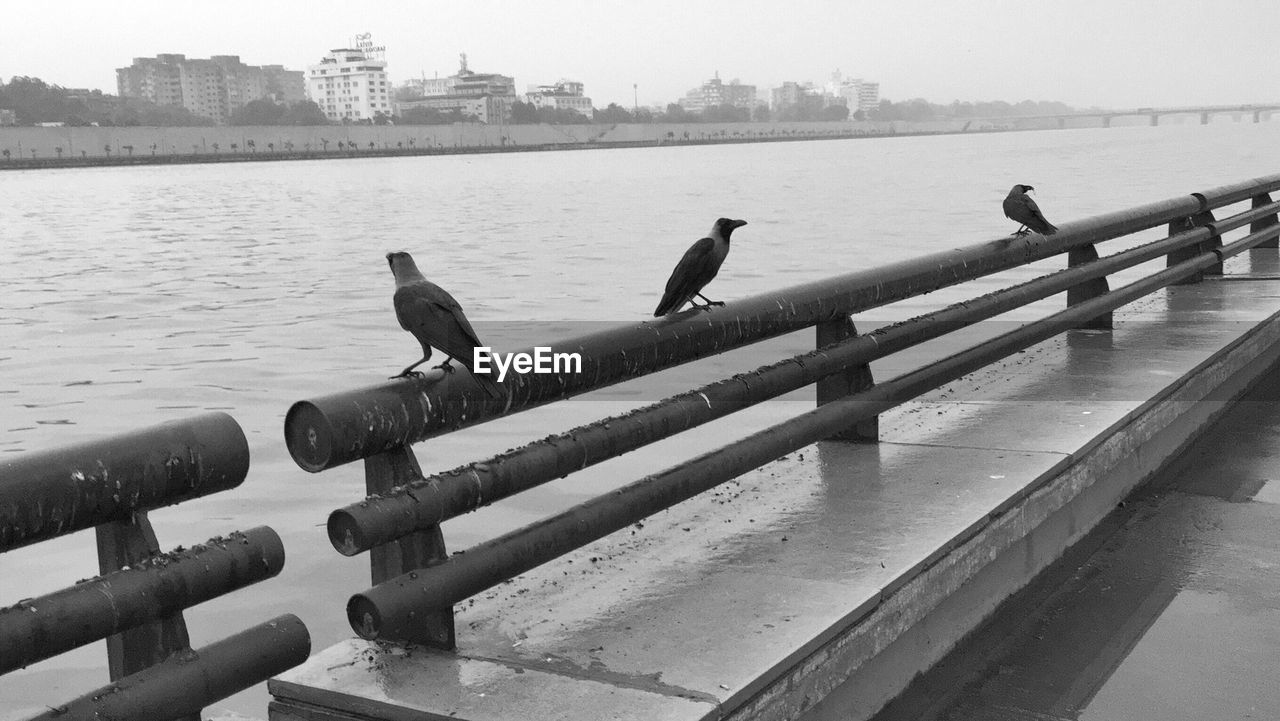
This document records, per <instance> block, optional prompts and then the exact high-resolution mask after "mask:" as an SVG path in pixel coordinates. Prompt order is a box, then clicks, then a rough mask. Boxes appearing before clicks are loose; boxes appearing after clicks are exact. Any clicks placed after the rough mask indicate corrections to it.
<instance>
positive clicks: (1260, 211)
mask: <svg viewBox="0 0 1280 721" xmlns="http://www.w3.org/2000/svg"><path fill="white" fill-rule="evenodd" d="M1277 211H1280V200H1277V201H1275V202H1274V203H1268V204H1267V205H1260V206H1258V207H1257V208H1251V209H1250V210H1245V211H1242V212H1240V213H1236V214H1235V215H1232V216H1230V217H1227V218H1223V219H1222V220H1214V221H1210V222H1208V223H1206V224H1205V225H1207V226H1208V227H1211V228H1213V229H1214V230H1216V231H1217V232H1218V233H1219V234H1221V233H1226V232H1228V231H1232V230H1235V229H1236V228H1243V227H1244V226H1246V225H1249V224H1251V223H1254V222H1256V221H1257V220H1259V219H1260V218H1265V217H1266V216H1268V215H1275V214H1276V212H1277Z"/></svg>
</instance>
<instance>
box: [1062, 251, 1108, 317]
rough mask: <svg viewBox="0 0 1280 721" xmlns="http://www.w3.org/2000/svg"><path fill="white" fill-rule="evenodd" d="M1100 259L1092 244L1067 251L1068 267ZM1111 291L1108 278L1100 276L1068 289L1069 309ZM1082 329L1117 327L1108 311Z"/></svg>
mask: <svg viewBox="0 0 1280 721" xmlns="http://www.w3.org/2000/svg"><path fill="white" fill-rule="evenodd" d="M1097 259H1098V249H1097V248H1094V247H1093V245H1092V244H1090V245H1082V246H1080V247H1078V248H1072V249H1070V250H1068V251H1067V267H1068V268H1074V267H1076V266H1077V265H1085V264H1087V263H1091V262H1093V261H1095V260H1097ZM1110 291H1111V286H1110V285H1108V284H1107V277H1106V276H1105V275H1104V276H1099V277H1097V278H1093V279H1091V280H1086V281H1085V282H1083V283H1081V284H1079V285H1075V286H1072V287H1070V288H1068V289H1067V307H1068V308H1070V307H1071V306H1073V305H1079V304H1080V303H1083V302H1085V301H1087V300H1090V299H1092V298H1097V297H1098V296H1100V295H1106V294H1107V293H1109V292H1110ZM1080 327H1081V328H1086V329H1089V330H1111V329H1112V328H1113V327H1115V326H1114V325H1113V323H1112V320H1111V311H1107V312H1106V313H1103V314H1102V315H1100V316H1097V317H1096V318H1091V319H1089V320H1088V321H1087V322H1085V323H1082V324H1081V325H1080Z"/></svg>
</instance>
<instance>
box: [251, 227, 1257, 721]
mask: <svg viewBox="0 0 1280 721" xmlns="http://www.w3.org/2000/svg"><path fill="white" fill-rule="evenodd" d="M1248 255H1249V256H1251V258H1250V257H1242V258H1240V259H1237V261H1235V262H1233V263H1232V264H1230V265H1229V266H1228V273H1229V274H1231V278H1229V279H1214V280H1210V281H1207V282H1205V283H1201V284H1198V285H1193V286H1179V287H1175V288H1171V289H1169V290H1168V291H1167V293H1157V294H1155V295H1153V296H1150V297H1148V298H1145V299H1143V300H1141V301H1139V302H1137V303H1134V304H1132V305H1130V306H1127V307H1125V308H1124V309H1121V310H1120V311H1118V312H1117V314H1116V321H1117V327H1116V329H1115V330H1114V331H1113V332H1110V333H1107V332H1086V331H1073V332H1071V333H1069V334H1067V335H1065V336H1060V337H1059V338H1056V339H1053V340H1051V341H1047V342H1045V343H1042V344H1040V345H1038V346H1035V347H1033V348H1031V349H1028V350H1027V351H1026V352H1024V353H1020V354H1016V355H1014V356H1012V357H1010V358H1008V359H1006V360H1005V361H1002V362H999V363H996V364H994V365H992V366H990V367H988V368H986V369H984V370H982V371H980V372H978V373H975V374H972V375H970V376H967V377H965V378H963V379H961V380H960V381H957V382H956V383H953V384H950V385H948V386H946V387H944V388H942V389H940V390H939V391H937V392H935V393H933V394H931V395H930V396H928V397H926V398H924V399H922V400H920V401H918V402H915V403H911V404H909V405H906V406H903V407H901V408H899V409H896V410H895V411H893V412H891V413H888V414H886V415H885V416H884V417H882V419H881V439H882V442H881V443H879V444H878V445H858V444H845V443H840V442H826V443H820V444H817V445H816V446H811V447H809V448H806V449H804V450H802V451H800V452H798V453H794V454H792V455H790V456H788V457H786V458H783V459H781V460H779V461H777V462H775V463H772V464H770V465H768V466H765V467H763V468H761V469H758V470H757V471H754V472H752V473H748V474H746V475H744V476H742V477H740V478H738V479H737V480H735V481H733V482H730V483H728V484H725V485H723V486H721V487H720V488H719V489H717V490H716V491H714V492H712V493H708V494H704V495H703V496H701V497H698V498H695V499H693V500H691V501H689V502H686V503H684V504H681V505H680V506H677V507H675V508H673V509H671V510H670V511H668V512H665V513H661V514H659V515H657V516H655V517H653V518H651V519H650V520H649V521H647V522H645V523H644V524H643V526H637V527H634V528H633V529H631V531H628V532H622V533H618V534H614V536H611V537H609V538H606V539H603V540H602V541H600V542H597V543H595V544H592V545H591V546H589V547H587V548H584V549H582V550H581V551H579V552H576V553H573V554H571V555H569V556H565V557H563V558H561V559H559V560H558V561H556V562H553V563H550V564H547V565H545V566H542V567H540V568H538V569H535V570H534V571H532V572H530V573H528V574H526V575H525V576H522V577H521V578H518V579H516V580H514V581H512V582H510V583H507V584H504V585H502V586H499V587H497V588H495V589H492V590H491V591H489V592H488V593H486V594H483V595H482V596H479V597H476V598H474V599H471V600H470V601H468V602H467V603H466V604H464V605H463V606H462V607H460V608H459V609H458V617H457V624H458V652H457V653H456V654H455V653H440V652H434V651H429V650H424V649H416V648H415V649H412V650H408V651H405V650H401V649H397V648H393V647H391V646H384V645H381V644H376V643H367V642H364V641H356V640H353V641H349V642H344V643H341V644H338V645H336V646H334V647H332V648H329V649H327V650H324V651H322V652H320V653H319V654H318V655H316V656H315V657H313V658H312V659H311V660H310V661H308V662H307V663H306V664H305V665H303V666H301V667H299V668H297V669H294V670H292V671H290V672H288V673H286V674H284V675H282V676H281V677H279V678H278V679H275V680H273V681H272V682H271V690H272V693H273V694H274V695H275V696H276V699H277V700H276V702H275V703H273V705H272V709H271V718H272V719H278V720H285V719H288V720H291V721H292V720H295V719H307V720H308V721H315V720H316V719H344V720H349V719H411V718H412V719H423V718H463V719H471V720H474V721H479V720H486V721H488V720H497V719H513V720H514V719H646V720H657V719H681V720H690V721H692V720H694V719H712V718H722V717H724V718H769V719H783V718H794V717H795V716H797V715H799V714H801V713H803V712H804V711H806V710H809V709H811V708H812V707H813V705H814V704H815V703H817V702H818V701H819V700H820V699H823V698H824V697H827V696H828V695H829V694H830V695H831V698H830V699H828V701H827V702H826V703H827V704H841V705H840V706H839V707H840V708H841V709H842V710H843V715H842V716H841V718H844V719H857V718H868V717H869V716H870V715H872V714H873V713H874V712H875V711H876V710H878V709H879V708H880V707H881V706H882V705H883V704H884V703H885V702H887V701H888V700H889V699H890V698H892V697H893V696H894V695H896V694H897V692H898V691H899V690H901V689H902V688H903V687H905V685H906V683H907V682H908V681H909V680H910V678H911V677H912V676H913V675H914V674H915V673H917V672H918V671H919V670H921V669H923V668H926V667H928V666H929V665H931V664H932V663H934V662H935V661H937V660H938V659H939V658H941V657H942V656H943V655H944V654H945V653H946V651H947V650H948V649H949V648H950V647H951V646H952V645H953V644H954V643H955V642H956V641H958V640H959V638H960V637H961V636H963V635H964V633H965V632H966V631H967V630H968V629H971V628H973V627H974V626H976V625H977V624H978V623H979V622H980V621H981V619H982V618H984V617H985V616H987V615H988V614H989V613H990V612H991V611H992V610H993V609H994V608H995V606H996V605H997V604H998V603H999V601H1001V600H1002V599H1004V598H1006V597H1008V596H1009V595H1010V594H1011V593H1013V592H1014V591H1016V589H1017V588H1019V587H1021V586H1022V585H1023V584H1025V583H1026V582H1027V580H1029V579H1030V578H1031V577H1032V576H1034V574H1035V573H1036V572H1038V571H1039V570H1041V569H1042V568H1044V567H1045V566H1047V565H1048V564H1049V563H1050V562H1052V561H1053V560H1054V559H1055V558H1056V557H1057V556H1058V555H1059V554H1060V553H1061V551H1062V549H1063V548H1064V547H1065V546H1066V545H1068V544H1069V543H1071V542H1074V541H1075V540H1078V539H1079V538H1080V537H1081V536H1083V535H1084V533H1085V532H1086V531H1087V530H1088V529H1089V528H1091V527H1092V526H1093V525H1094V524H1095V523H1096V522H1097V521H1098V519H1100V518H1102V517H1103V516H1105V515H1106V513H1107V512H1108V511H1109V510H1110V509H1111V508H1112V507H1114V505H1115V503H1116V502H1117V501H1118V500H1119V499H1121V498H1123V497H1124V496H1125V495H1127V494H1128V492H1129V491H1130V490H1131V488H1132V487H1133V486H1134V485H1135V484H1136V483H1138V482H1139V481H1141V480H1142V479H1143V478H1145V477H1146V476H1148V475H1149V474H1150V473H1152V472H1154V471H1155V470H1156V469H1157V468H1158V467H1159V466H1160V464H1161V463H1163V462H1164V461H1166V460H1167V459H1168V458H1170V457H1171V456H1172V455H1173V454H1175V453H1176V452H1177V451H1178V450H1179V449H1180V448H1182V447H1183V446H1184V444H1185V443H1186V441H1187V439H1188V438H1190V437H1191V436H1193V435H1194V434H1195V433H1196V432H1198V431H1199V429H1201V428H1202V427H1204V426H1205V425H1206V424H1207V423H1208V422H1209V421H1210V420H1211V419H1212V418H1213V417H1215V414H1216V413H1218V412H1220V411H1221V410H1223V408H1224V407H1225V404H1224V401H1225V400H1227V399H1229V398H1231V397H1232V396H1234V395H1235V394H1237V393H1238V392H1240V391H1241V390H1242V389H1243V387H1244V386H1245V385H1247V384H1248V383H1249V382H1251V381H1252V380H1253V378H1255V377H1256V375H1257V374H1258V373H1260V372H1261V370H1262V369H1263V368H1265V367H1267V366H1268V365H1270V363H1271V362H1272V361H1273V360H1274V359H1275V358H1276V357H1277V355H1278V354H1280V320H1278V319H1277V318H1276V317H1274V316H1275V314H1276V312H1277V311H1278V310H1280V274H1277V270H1280V267H1278V265H1277V262H1276V253H1275V251H1274V250H1262V251H1253V252H1251V253H1250V254H1248ZM1251 260H1252V265H1251V264H1250V261H1251ZM673 460H674V459H673ZM358 590H361V589H350V591H352V592H354V591H358ZM342 600H345V593H344V594H343V595H342ZM337 602H341V601H340V600H339V599H337V598H335V603H337Z"/></svg>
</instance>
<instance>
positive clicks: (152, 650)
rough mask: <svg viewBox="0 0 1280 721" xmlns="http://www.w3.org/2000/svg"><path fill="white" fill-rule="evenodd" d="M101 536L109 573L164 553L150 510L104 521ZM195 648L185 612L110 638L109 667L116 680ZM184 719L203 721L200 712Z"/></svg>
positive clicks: (104, 570)
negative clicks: (125, 518)
mask: <svg viewBox="0 0 1280 721" xmlns="http://www.w3.org/2000/svg"><path fill="white" fill-rule="evenodd" d="M95 532H96V534H97V538H98V571H99V573H101V574H103V575H105V574H108V573H114V572H115V571H119V570H120V569H122V568H124V567H126V566H133V565H135V564H138V563H141V562H143V561H145V560H147V559H149V558H152V557H154V556H157V555H159V554H160V543H159V541H157V540H156V533H155V531H154V530H152V528H151V521H150V520H149V519H148V518H147V513H146V511H138V512H136V513H134V514H133V515H132V516H130V518H129V519H128V520H125V521H111V522H109V523H103V524H101V525H99V526H97V527H96V530H95ZM190 647H191V640H190V638H189V637H188V636H187V624H186V622H185V621H183V618H182V613H181V612H178V613H175V614H173V615H172V616H169V617H168V618H165V619H161V620H159V621H155V622H153V623H148V624H144V625H142V626H139V627H137V628H133V629H130V630H128V631H125V632H123V633H117V634H116V635H114V636H110V637H108V638H107V667H108V670H109V672H110V674H111V680H112V681H118V680H120V679H122V678H124V677H125V676H128V675H130V674H133V673H137V672H138V671H141V670H143V669H145V668H149V667H151V666H154V665H156V664H158V663H160V662H161V661H164V660H165V659H167V658H169V656H171V655H173V653H174V652H176V651H182V650H185V649H188V648H190ZM180 721H200V714H198V713H197V714H193V715H189V716H184V717H182V718H181V720H180Z"/></svg>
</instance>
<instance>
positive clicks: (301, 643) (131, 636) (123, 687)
mask: <svg viewBox="0 0 1280 721" xmlns="http://www.w3.org/2000/svg"><path fill="white" fill-rule="evenodd" d="M248 470H249V447H248V444H247V443H246V441H245V437H244V433H243V431H241V429H240V426H239V424H237V423H236V421H235V419H233V418H232V417H231V416H229V415H227V414H225V413H210V414H207V415H201V416H196V417H193V418H189V419H184V420H181V421H175V422H171V423H166V424H162V425H158V426H153V427H150V428H146V429H142V430H138V431H134V432H131V433H124V434H119V435H115V436H111V437H109V438H105V439H102V440H99V441H93V442H89V443H83V444H79V445H75V446H69V447H64V448H57V449H54V450H48V451H42V452H32V453H25V454H22V455H20V456H17V457H16V458H11V459H6V460H4V461H3V462H0V552H4V551H9V550H13V549H15V548H20V547H22V546H26V545H29V544H33V543H37V542H40V541H45V540H48V539H51V538H56V537H58V536H63V535H66V534H69V533H73V532H75V531H79V530H84V529H88V528H95V529H96V534H97V547H98V566H99V572H100V574H101V575H100V576H98V577H96V578H93V579H89V580H86V581H81V582H79V583H77V584H76V585H74V586H71V587H69V588H65V589H62V590H60V591H56V592H53V593H49V594H46V595H43V596H40V597H38V598H29V599H25V600H22V601H19V602H18V603H17V604H15V605H13V606H10V607H8V608H4V609H0V674H2V673H8V672H10V671H13V670H15V669H18V668H22V667H25V666H28V665H30V664H33V663H36V662H38V661H43V660H45V659H48V658H51V657H53V656H56V655H58V654H60V653H63V652H65V651H69V650H71V649H74V648H78V647H80V646H84V645H86V644H89V643H92V642H94V641H98V640H100V639H104V638H105V639H107V662H108V666H109V669H110V677H111V681H112V683H111V684H110V685H109V686H106V687H104V688H101V689H98V690H96V691H93V692H91V693H88V694H85V695H84V696H81V697H80V698H78V699H76V700H74V701H72V702H70V703H67V704H65V705H61V706H56V707H55V706H52V705H50V710H49V712H48V713H46V714H44V715H42V716H40V717H39V718H57V719H81V718H83V719H93V718H147V719H176V718H182V719H194V720H195V721H198V720H199V718H200V710H201V709H202V708H204V707H205V706H206V705H208V704H210V703H212V702H214V701H217V700H220V699H222V698H225V697H227V696H230V695H231V694H233V693H236V692H238V691H241V690H243V689H245V688H248V687H249V686H252V685H253V684H255V683H259V682H261V681H263V680H265V679H266V678H268V677H269V676H272V675H274V674H276V673H280V672H281V671H284V670H286V669H288V668H291V667H293V666H295V665H297V664H299V663H301V662H303V661H305V660H306V658H307V655H308V654H309V653H310V650H311V640H310V636H309V634H308V633H307V629H306V627H305V626H304V625H303V623H302V621H300V620H299V619H298V618H297V617H296V616H293V615H292V614H285V615H282V616H279V617H276V618H274V619H271V620H269V621H267V622H265V623H263V624H260V625H258V626H256V627H253V628H250V629H248V630H246V631H243V632H241V633H238V634H236V635H234V636H231V637H229V638H226V639H223V640H222V641H218V642H216V643H213V644H211V645H209V646H205V647H203V648H201V649H198V650H193V649H192V648H191V647H190V642H189V639H188V635H187V629H186V624H185V622H184V621H183V617H182V611H183V610H184V609H186V608H190V607H191V606H194V605H196V604H199V603H201V602H203V601H207V600H209V599H211V598H215V597H217V596H221V595H223V594H225V593H229V592H231V591H234V590H236V589H238V588H243V587H245V586H248V585H250V584H253V583H257V582H258V581H262V580H264V579H267V578H271V577H273V576H275V575H277V574H278V573H280V570H281V568H282V567H283V565H284V546H283V545H282V544H281V542H280V537H279V536H278V535H276V532H275V531H273V530H272V529H270V528H268V527H266V526H260V527H257V528H252V529H250V530H248V531H244V532H239V531H237V532H234V533H231V534H230V535H228V536H225V537H223V536H219V537H217V538H213V539H210V540H209V541H207V542H205V543H202V544H197V545H195V546H192V547H191V548H187V549H182V548H181V547H179V548H178V549H176V550H174V551H170V552H168V553H162V552H161V550H160V547H159V543H158V542H157V540H156V536H155V533H154V531H153V530H152V527H151V522H150V520H149V519H148V516H147V512H148V511H150V510H153V509H156V508H160V507H162V506H167V505H172V504H175V503H178V502H180V501H185V500H189V499H192V498H197V497H200V496H205V495H208V494H211V493H216V492H218V491H224V490H227V489H230V488H235V487H236V486H238V485H240V483H242V482H243V481H244V479H245V476H246V475H247V473H248ZM10 582H12V579H11V580H10Z"/></svg>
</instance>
